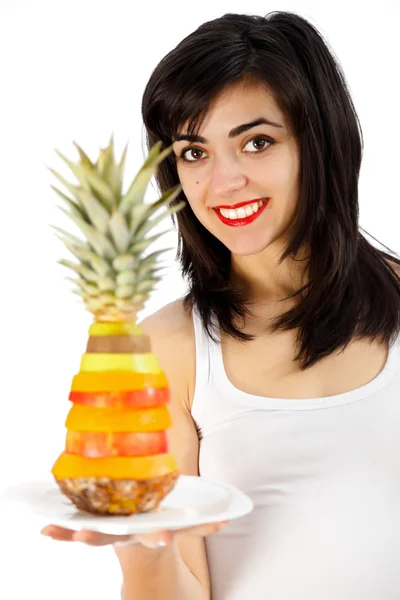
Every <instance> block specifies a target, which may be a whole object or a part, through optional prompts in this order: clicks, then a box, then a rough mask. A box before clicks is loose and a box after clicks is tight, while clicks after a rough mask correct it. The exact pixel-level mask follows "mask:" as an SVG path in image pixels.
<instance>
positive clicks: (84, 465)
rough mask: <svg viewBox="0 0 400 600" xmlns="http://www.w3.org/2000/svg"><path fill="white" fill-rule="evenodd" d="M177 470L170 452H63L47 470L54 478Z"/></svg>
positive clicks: (138, 475) (138, 476)
mask: <svg viewBox="0 0 400 600" xmlns="http://www.w3.org/2000/svg"><path fill="white" fill-rule="evenodd" d="M178 469H179V466H178V463H177V462H176V460H175V458H174V457H173V456H172V455H171V454H156V455H154V456H137V457H136V456H135V457H131V456H116V457H113V458H86V457H83V456H77V455H74V454H68V453H67V452H63V453H62V454H61V455H60V456H59V457H58V459H57V460H56V462H55V463H54V465H53V468H52V470H51V472H52V474H53V476H54V477H56V478H57V479H65V478H68V479H69V478H71V479H73V478H76V477H85V478H86V477H109V478H110V479H150V478H151V477H161V476H163V475H167V474H168V473H171V472H173V471H177V470H178Z"/></svg>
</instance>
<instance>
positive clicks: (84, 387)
mask: <svg viewBox="0 0 400 600" xmlns="http://www.w3.org/2000/svg"><path fill="white" fill-rule="evenodd" d="M167 386H168V380H167V377H166V375H165V373H163V372H161V373H134V372H133V371H132V372H129V371H103V372H98V373H78V374H77V375H75V376H74V378H73V380H72V386H71V390H72V391H73V392H118V391H121V392H123V391H128V392H131V391H135V390H144V389H146V388H160V387H167Z"/></svg>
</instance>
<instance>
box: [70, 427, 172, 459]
mask: <svg viewBox="0 0 400 600" xmlns="http://www.w3.org/2000/svg"><path fill="white" fill-rule="evenodd" d="M65 451H66V452H68V453H69V454H79V455H80V456H85V457H86V458H106V457H111V456H152V455H154V454H163V453H164V452H167V451H168V439H167V435H166V432H165V431H154V432H148V433H104V432H86V431H68V432H67V436H66V444H65Z"/></svg>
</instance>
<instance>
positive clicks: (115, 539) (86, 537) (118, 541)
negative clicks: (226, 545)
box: [41, 521, 229, 548]
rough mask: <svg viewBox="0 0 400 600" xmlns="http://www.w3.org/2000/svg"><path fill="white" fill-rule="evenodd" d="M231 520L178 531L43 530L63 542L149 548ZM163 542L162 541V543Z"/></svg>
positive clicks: (54, 527)
mask: <svg viewBox="0 0 400 600" xmlns="http://www.w3.org/2000/svg"><path fill="white" fill-rule="evenodd" d="M228 523H229V521H221V522H218V523H210V524H207V525H197V526H196V527H186V528H185V529H179V530H178V531H170V530H168V529H163V530H160V531H156V532H154V533H145V534H143V533H141V534H138V535H109V534H106V533H98V532H97V531H90V530H88V529H82V531H75V530H72V529H64V528H63V527H58V526H57V525H47V526H46V527H44V528H43V529H42V530H41V534H42V535H46V536H49V537H51V538H52V539H53V540H60V541H63V542H83V543H84V544H88V545H89V546H107V545H114V544H115V545H127V544H135V543H139V544H142V545H143V546H145V547H147V548H157V547H161V546H166V545H167V544H169V543H170V542H172V540H173V539H174V538H175V537H176V536H178V535H181V534H185V535H194V536H200V537H206V536H208V535H212V534H213V533H216V532H217V531H219V530H220V529H221V528H222V527H223V526H224V525H227V524H228ZM160 542H161V543H160Z"/></svg>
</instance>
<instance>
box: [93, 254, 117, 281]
mask: <svg viewBox="0 0 400 600" xmlns="http://www.w3.org/2000/svg"><path fill="white" fill-rule="evenodd" d="M89 262H90V265H91V266H92V268H93V270H94V271H96V273H97V274H98V275H100V276H102V277H104V276H106V275H109V274H110V273H112V268H111V266H110V265H109V263H108V262H107V261H106V260H105V259H104V258H101V257H100V256H97V254H94V253H93V252H91V253H90V256H89Z"/></svg>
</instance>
